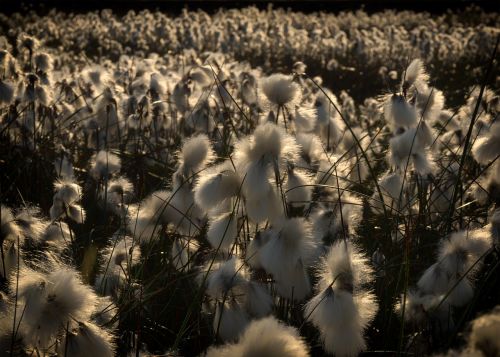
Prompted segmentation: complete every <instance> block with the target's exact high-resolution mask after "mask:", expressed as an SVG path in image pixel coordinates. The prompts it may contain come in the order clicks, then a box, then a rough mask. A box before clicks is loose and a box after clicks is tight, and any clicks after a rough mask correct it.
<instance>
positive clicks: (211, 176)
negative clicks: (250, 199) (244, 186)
mask: <svg viewBox="0 0 500 357" xmlns="http://www.w3.org/2000/svg"><path fill="white" fill-rule="evenodd" d="M239 188H240V180H239V177H238V175H237V174H236V172H234V169H232V166H231V165H230V163H223V164H221V165H218V166H216V167H214V168H213V169H209V170H206V171H205V172H202V173H200V175H199V176H198V181H197V183H196V185H195V187H194V189H193V190H194V200H195V202H196V204H197V205H198V206H199V207H200V208H201V209H203V210H204V211H205V212H208V211H210V210H212V209H214V207H216V206H219V205H220V204H221V203H223V202H224V201H225V200H226V199H228V198H230V197H232V196H235V195H236V194H237V193H238V191H239Z"/></svg>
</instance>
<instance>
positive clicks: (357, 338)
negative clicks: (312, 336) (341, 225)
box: [304, 241, 378, 356]
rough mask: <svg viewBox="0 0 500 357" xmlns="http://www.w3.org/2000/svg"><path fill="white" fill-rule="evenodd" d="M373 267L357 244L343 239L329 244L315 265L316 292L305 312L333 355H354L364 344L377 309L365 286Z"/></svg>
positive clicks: (370, 276)
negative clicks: (366, 331) (316, 275)
mask: <svg viewBox="0 0 500 357" xmlns="http://www.w3.org/2000/svg"><path fill="white" fill-rule="evenodd" d="M372 274H373V270H372V269H371V267H369V265H368V259H367V258H366V257H364V256H363V255H362V254H361V253H360V252H359V250H358V248H357V247H356V246H354V245H353V244H351V243H347V242H345V241H341V242H338V243H335V244H334V245H332V246H331V247H330V250H329V252H328V253H327V255H326V257H325V258H324V259H323V260H322V261H321V264H320V267H319V269H318V276H319V278H320V280H319V281H318V284H317V286H316V287H315V290H316V295H315V296H314V297H313V298H312V299H311V300H310V301H308V302H307V304H306V305H305V309H304V316H305V318H306V320H309V321H311V322H312V323H313V325H314V326H315V327H316V328H318V329H319V330H320V333H321V340H322V342H323V346H324V348H325V350H326V351H327V352H328V353H332V354H335V355H336V356H356V355H358V354H359V352H361V351H363V350H364V349H365V348H366V343H365V341H364V337H363V332H364V330H365V329H366V328H367V327H368V324H369V323H370V322H371V321H372V320H373V319H374V317H375V314H376V313H377V310H378V304H377V302H376V300H375V295H374V294H373V293H372V292H371V291H370V290H369V289H368V288H367V286H368V284H369V283H370V282H371V281H372V279H373V276H372Z"/></svg>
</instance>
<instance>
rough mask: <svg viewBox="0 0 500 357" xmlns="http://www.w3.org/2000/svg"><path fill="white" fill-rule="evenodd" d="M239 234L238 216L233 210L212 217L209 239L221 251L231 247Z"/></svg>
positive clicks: (208, 232)
mask: <svg viewBox="0 0 500 357" xmlns="http://www.w3.org/2000/svg"><path fill="white" fill-rule="evenodd" d="M237 234H238V226H237V217H236V216H235V215H234V214H233V212H227V213H223V214H221V215H219V216H217V217H213V218H211V219H210V221H209V228H208V231H207V239H208V242H209V243H210V245H211V246H212V247H213V248H214V249H220V250H221V251H226V250H228V249H230V248H231V246H232V245H233V243H234V240H235V239H236V236H237Z"/></svg>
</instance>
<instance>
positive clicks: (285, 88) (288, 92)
mask: <svg viewBox="0 0 500 357" xmlns="http://www.w3.org/2000/svg"><path fill="white" fill-rule="evenodd" d="M260 86H261V89H262V92H263V93H264V95H265V97H266V99H267V100H268V101H269V102H270V103H271V104H272V105H275V106H277V107H287V108H294V107H295V105H297V104H298V103H300V100H301V97H302V94H301V91H300V86H299V85H298V84H297V83H295V82H294V81H293V80H292V77H291V76H287V75H284V74H280V73H278V74H273V75H271V76H269V77H266V78H263V79H262V80H261V82H260Z"/></svg>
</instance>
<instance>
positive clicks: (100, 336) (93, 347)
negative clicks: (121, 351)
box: [58, 322, 115, 357]
mask: <svg viewBox="0 0 500 357" xmlns="http://www.w3.org/2000/svg"><path fill="white" fill-rule="evenodd" d="M72 325H73V327H72V328H71V329H70V330H69V331H68V332H67V333H65V334H64V338H63V340H62V341H61V343H60V344H59V347H58V354H60V355H61V356H64V355H67V356H74V357H84V356H102V357H113V356H114V355H115V344H114V341H113V336H112V335H111V334H110V333H109V332H108V331H106V330H105V329H103V328H100V327H99V326H97V325H95V324H93V323H91V322H78V323H73V324H72Z"/></svg>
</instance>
